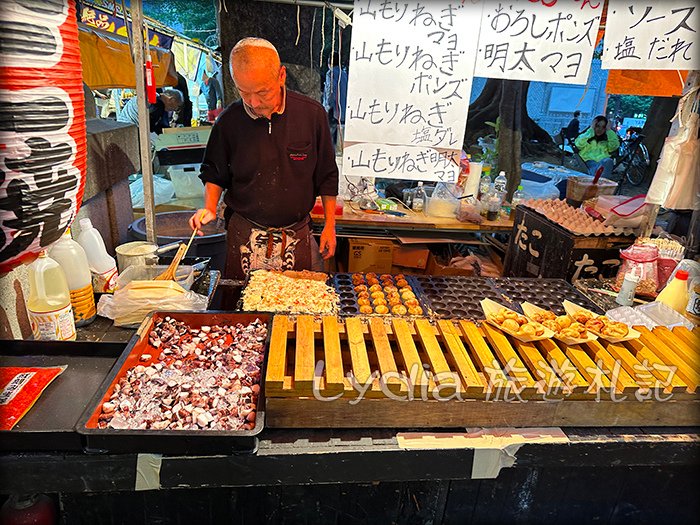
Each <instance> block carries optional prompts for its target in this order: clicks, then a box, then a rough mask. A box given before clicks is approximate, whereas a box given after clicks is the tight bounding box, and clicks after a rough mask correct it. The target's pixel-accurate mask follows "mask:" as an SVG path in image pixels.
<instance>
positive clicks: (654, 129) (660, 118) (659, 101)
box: [642, 97, 679, 173]
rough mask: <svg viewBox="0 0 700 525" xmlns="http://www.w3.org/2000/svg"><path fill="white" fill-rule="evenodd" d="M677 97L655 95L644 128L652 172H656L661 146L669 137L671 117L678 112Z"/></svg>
mask: <svg viewBox="0 0 700 525" xmlns="http://www.w3.org/2000/svg"><path fill="white" fill-rule="evenodd" d="M678 100H679V98H677V97H654V100H653V101H652V103H651V107H650V108H649V113H648V114H647V120H646V122H645V124H644V128H643V129H642V135H644V137H645V138H644V143H645V144H646V146H647V149H648V150H649V159H650V161H651V162H650V164H649V170H650V171H651V173H655V172H656V163H657V162H658V160H659V155H660V154H661V148H663V146H664V141H665V140H666V137H668V133H669V130H670V129H671V118H673V115H675V114H676V109H677V108H678Z"/></svg>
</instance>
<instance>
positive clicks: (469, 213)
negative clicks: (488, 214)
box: [457, 197, 484, 224]
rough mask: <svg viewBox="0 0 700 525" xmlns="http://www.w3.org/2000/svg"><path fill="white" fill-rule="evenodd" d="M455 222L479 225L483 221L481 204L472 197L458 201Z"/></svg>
mask: <svg viewBox="0 0 700 525" xmlns="http://www.w3.org/2000/svg"><path fill="white" fill-rule="evenodd" d="M457 220H458V221H460V222H473V223H475V224H481V223H482V222H483V221H484V218H483V217H482V216H481V203H480V202H479V201H477V200H476V199H475V198H474V197H465V198H463V199H462V200H460V202H459V210H457Z"/></svg>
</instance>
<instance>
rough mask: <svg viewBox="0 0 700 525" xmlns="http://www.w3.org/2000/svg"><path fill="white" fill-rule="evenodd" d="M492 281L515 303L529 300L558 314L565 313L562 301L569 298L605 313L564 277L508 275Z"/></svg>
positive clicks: (573, 301)
mask: <svg viewBox="0 0 700 525" xmlns="http://www.w3.org/2000/svg"><path fill="white" fill-rule="evenodd" d="M491 281H492V285H493V286H494V287H495V288H496V289H497V290H498V291H499V293H501V294H503V295H504V296H506V297H507V298H508V299H509V300H510V301H511V302H513V303H517V304H520V303H523V302H528V303H531V304H534V305H535V306H539V307H540V308H544V309H545V310H551V311H552V312H554V313H555V314H556V315H564V314H565V312H564V307H563V306H562V303H563V302H564V301H565V300H569V301H571V302H572V303H575V304H578V305H580V306H582V307H584V308H587V309H588V310H591V311H593V312H596V313H603V311H602V310H601V309H600V308H599V307H598V306H597V305H596V304H595V303H594V302H593V301H591V300H590V299H589V298H588V297H586V296H585V295H583V294H582V293H581V292H579V291H578V290H577V289H576V288H575V287H574V286H573V285H571V284H570V283H568V282H567V281H565V280H564V279H536V278H531V279H528V278H512V277H507V278H501V279H492V280H491Z"/></svg>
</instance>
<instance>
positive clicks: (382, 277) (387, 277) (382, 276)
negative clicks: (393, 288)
mask: <svg viewBox="0 0 700 525" xmlns="http://www.w3.org/2000/svg"><path fill="white" fill-rule="evenodd" d="M379 278H380V279H381V280H382V281H387V280H388V281H391V275H389V274H388V273H383V274H381V275H380V276H379Z"/></svg>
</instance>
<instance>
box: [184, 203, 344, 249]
mask: <svg viewBox="0 0 700 525" xmlns="http://www.w3.org/2000/svg"><path fill="white" fill-rule="evenodd" d="M214 219H216V213H214V212H213V211H211V210H208V209H207V208H201V209H199V210H197V212H196V213H195V214H194V215H192V217H190V228H192V229H193V230H197V235H204V232H203V231H201V230H200V228H201V227H202V225H203V224H207V223H209V222H211V221H213V220H214ZM334 242H335V241H334Z"/></svg>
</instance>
